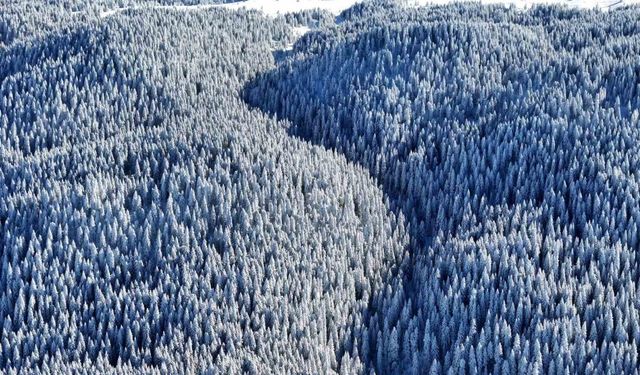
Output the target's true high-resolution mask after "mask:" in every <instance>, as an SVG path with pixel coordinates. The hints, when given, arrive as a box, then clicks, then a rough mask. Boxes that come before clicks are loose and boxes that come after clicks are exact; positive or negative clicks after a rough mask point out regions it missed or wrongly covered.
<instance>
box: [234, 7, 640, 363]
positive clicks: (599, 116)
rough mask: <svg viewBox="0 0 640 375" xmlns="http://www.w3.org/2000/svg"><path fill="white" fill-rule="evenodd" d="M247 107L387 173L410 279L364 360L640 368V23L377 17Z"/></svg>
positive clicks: (296, 64)
mask: <svg viewBox="0 0 640 375" xmlns="http://www.w3.org/2000/svg"><path fill="white" fill-rule="evenodd" d="M342 18H343V20H344V23H342V24H340V25H338V26H335V27H332V28H328V29H326V30H321V31H318V32H314V33H310V34H308V35H307V36H305V37H304V38H303V39H301V40H300V41H299V42H298V43H297V44H296V46H295V49H294V51H293V54H292V56H291V58H290V59H289V60H288V61H287V62H285V63H283V65H282V66H280V67H279V68H278V69H277V70H275V71H274V72H270V73H268V74H266V75H264V76H262V77H260V78H259V79H258V80H256V82H254V83H252V84H251V85H249V86H248V87H247V90H246V92H247V93H246V96H247V99H248V100H249V101H250V102H251V103H252V104H254V105H256V106H258V107H260V108H262V109H265V110H268V111H270V112H273V113H276V114H277V115H278V116H279V117H282V118H286V119H289V120H290V122H291V125H290V128H289V132H290V133H291V134H293V135H296V136H299V137H300V138H302V139H305V140H309V141H311V142H313V143H317V144H321V145H324V146H326V147H328V148H330V149H334V150H336V151H338V152H340V153H342V154H344V155H345V156H346V157H347V158H348V159H349V160H350V161H353V162H355V163H359V164H361V165H362V166H364V167H365V168H367V169H368V170H369V172H370V173H371V175H372V176H374V177H375V178H376V179H377V180H378V182H379V183H380V185H381V186H382V187H383V190H384V191H385V194H386V195H387V196H388V197H389V199H390V200H391V201H392V207H394V209H396V210H397V211H398V212H399V213H403V214H404V216H405V217H406V218H407V223H408V233H409V234H410V243H411V245H410V249H411V250H410V253H411V255H410V261H409V262H408V264H410V265H411V266H410V267H409V268H401V269H400V273H399V274H398V275H397V277H396V278H395V279H394V280H392V281H390V283H389V284H388V285H387V286H386V287H385V288H383V289H381V290H380V291H378V293H376V295H375V296H374V298H373V301H372V308H371V309H370V310H369V312H368V316H367V317H366V318H365V322H366V328H365V329H363V337H361V338H359V339H358V345H354V348H353V349H352V350H353V351H354V352H355V350H357V351H358V353H359V355H360V356H361V358H362V359H363V362H365V366H366V367H368V368H371V369H374V370H375V371H376V373H378V374H396V373H424V372H427V371H432V372H433V373H451V374H453V373H474V372H480V373H502V374H516V373H520V374H529V373H531V374H537V373H563V374H564V373H567V374H574V373H637V369H638V366H639V364H638V359H637V356H638V350H639V349H640V347H639V346H638V345H639V344H640V320H639V319H640V317H639V314H640V312H639V310H638V308H639V306H638V298H639V297H640V295H639V293H638V289H637V288H638V282H639V278H640V274H639V272H640V271H639V266H640V262H639V260H638V258H637V257H636V256H637V251H638V248H639V241H638V225H639V224H640V207H639V205H640V186H639V182H640V174H639V170H640V127H639V123H638V119H639V114H640V112H639V111H640V59H639V57H638V56H640V11H639V10H638V8H628V9H623V10H619V11H612V12H608V13H601V12H597V11H577V10H568V9H562V8H535V9H533V10H531V11H526V12H522V11H516V10H510V9H504V8H500V7H482V6H478V5H455V6H448V7H440V8H424V9H418V10H403V9H398V8H395V7H393V6H392V5H389V4H388V3H387V4H386V5H385V6H375V5H370V4H364V5H361V6H357V7H354V8H352V9H351V10H349V11H347V12H345V13H344V14H343V16H342Z"/></svg>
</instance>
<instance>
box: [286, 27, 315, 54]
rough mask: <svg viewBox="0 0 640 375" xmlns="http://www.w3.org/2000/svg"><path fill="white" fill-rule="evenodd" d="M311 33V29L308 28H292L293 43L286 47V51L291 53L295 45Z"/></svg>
mask: <svg viewBox="0 0 640 375" xmlns="http://www.w3.org/2000/svg"><path fill="white" fill-rule="evenodd" d="M309 31H311V29H310V28H308V27H307V26H297V27H292V28H291V33H292V34H293V41H292V42H291V43H289V44H287V45H286V46H285V48H284V51H291V50H292V49H293V44H294V43H295V42H296V41H297V40H298V39H300V37H301V36H303V35H304V34H306V33H308V32H309Z"/></svg>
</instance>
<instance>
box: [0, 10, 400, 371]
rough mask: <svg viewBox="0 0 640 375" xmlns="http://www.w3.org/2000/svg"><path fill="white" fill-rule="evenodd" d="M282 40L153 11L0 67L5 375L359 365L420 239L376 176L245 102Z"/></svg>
mask: <svg viewBox="0 0 640 375" xmlns="http://www.w3.org/2000/svg"><path fill="white" fill-rule="evenodd" d="M288 33H289V28H288V26H287V25H286V24H285V23H284V21H283V20H282V19H279V20H268V19H266V18H264V17H262V16H260V15H259V14H258V13H255V12H250V13H246V12H240V13H230V12H223V11H217V10H208V11H203V12H171V11H166V10H162V11H160V10H157V11H150V10H146V11H131V12H127V13H126V14H119V15H117V16H115V17H111V18H109V19H108V20H106V21H105V22H102V23H90V24H87V25H83V26H78V27H75V28H69V29H65V30H62V31H56V32H53V33H51V34H48V35H47V37H46V38H42V39H37V40H30V41H28V42H17V43H14V44H13V45H12V46H10V47H8V48H7V49H6V51H3V52H0V372H2V373H8V374H11V373H51V374H60V373H77V372H89V373H97V374H103V373H115V374H122V373H127V372H135V373H154V372H157V373H170V374H179V373H221V374H226V373H241V372H245V373H260V374H266V373H327V372H330V371H331V369H337V368H338V367H339V364H340V363H348V364H349V366H351V367H352V368H354V369H363V366H362V364H361V362H360V357H359V356H357V355H352V354H351V351H350V350H347V349H345V348H350V347H351V344H350V343H351V341H352V340H353V339H352V337H354V336H356V337H359V336H360V335H361V334H360V333H359V329H360V327H362V326H363V324H362V322H361V321H360V320H359V319H360V317H361V316H363V314H364V310H366V309H367V307H368V303H369V301H370V300H371V296H372V295H373V293H374V291H375V290H377V289H379V288H381V287H382V285H383V284H384V283H385V282H386V280H387V275H388V274H389V273H392V272H394V271H393V270H394V269H395V268H396V267H397V266H399V262H400V261H401V259H408V257H407V255H406V254H405V249H406V246H407V245H408V238H407V236H406V233H405V231H404V229H403V228H404V224H403V222H402V220H401V219H399V218H397V217H396V215H394V214H393V213H392V212H390V211H389V209H388V206H387V205H386V203H385V197H384V195H383V193H382V191H381V190H380V189H379V188H378V187H377V186H376V184H375V182H374V180H373V179H372V178H371V177H369V176H368V174H367V173H366V171H364V170H363V169H361V168H359V167H357V166H354V165H353V164H351V163H348V162H347V161H346V159H345V158H344V157H342V156H339V155H337V154H335V153H333V152H330V151H326V150H324V149H322V148H320V147H317V146H312V145H309V144H308V143H306V142H302V141H300V140H297V139H294V138H291V137H290V136H288V135H287V133H286V131H285V130H284V128H283V127H282V126H281V124H279V123H277V122H276V121H274V120H273V119H270V118H269V117H267V116H265V115H264V114H262V113H261V112H260V111H257V110H251V109H250V108H249V107H248V106H247V104H246V103H244V102H243V100H242V98H241V97H240V95H239V92H240V90H241V88H242V86H243V85H244V84H245V83H246V82H247V81H248V80H249V79H251V78H252V77H254V76H255V74H256V73H257V72H259V71H264V70H266V69H269V68H271V67H272V66H273V63H274V62H273V58H272V55H271V51H270V49H271V48H272V46H273V44H274V43H275V44H277V43H280V41H281V40H283V39H286V38H287V36H288Z"/></svg>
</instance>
